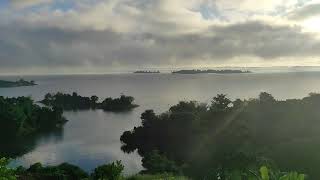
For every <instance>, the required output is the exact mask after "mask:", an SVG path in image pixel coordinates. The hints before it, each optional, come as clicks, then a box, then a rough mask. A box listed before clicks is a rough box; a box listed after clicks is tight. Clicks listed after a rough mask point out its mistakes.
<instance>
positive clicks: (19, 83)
mask: <svg viewBox="0 0 320 180" xmlns="http://www.w3.org/2000/svg"><path fill="white" fill-rule="evenodd" d="M35 85H37V84H36V83H35V82H34V81H26V80H24V79H19V80H18V81H3V80H0V88H3V87H21V86H35Z"/></svg>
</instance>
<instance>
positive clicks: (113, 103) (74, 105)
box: [40, 92, 138, 111]
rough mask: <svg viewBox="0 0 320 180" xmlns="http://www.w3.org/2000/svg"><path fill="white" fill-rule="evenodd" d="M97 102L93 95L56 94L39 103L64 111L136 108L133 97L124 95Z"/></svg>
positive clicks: (125, 109)
mask: <svg viewBox="0 0 320 180" xmlns="http://www.w3.org/2000/svg"><path fill="white" fill-rule="evenodd" d="M98 101H99V98H98V97H97V96H95V95H94V96H91V97H83V96H80V95H78V94H77V93H76V92H73V93H72V94H64V93H61V92H58V93H56V94H51V93H48V94H46V95H45V97H44V99H43V100H42V101H40V102H41V103H42V104H44V105H47V106H51V107H59V108H62V109H64V110H84V109H103V110H105V111H128V110H132V109H133V108H136V107H138V105H136V104H133V101H134V98H133V97H131V96H125V95H121V96H120V97H119V98H110V97H109V98H106V99H104V100H103V101H102V102H98Z"/></svg>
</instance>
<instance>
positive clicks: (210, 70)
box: [172, 69, 251, 74]
mask: <svg viewBox="0 0 320 180" xmlns="http://www.w3.org/2000/svg"><path fill="white" fill-rule="evenodd" d="M172 73H173V74H209V73H214V74H239V73H251V72H250V71H241V70H229V69H226V70H212V69H208V70H199V69H193V70H180V71H173V72H172Z"/></svg>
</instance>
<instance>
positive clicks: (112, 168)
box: [91, 161, 124, 180]
mask: <svg viewBox="0 0 320 180" xmlns="http://www.w3.org/2000/svg"><path fill="white" fill-rule="evenodd" d="M123 170H124V166H123V165H122V164H121V161H117V162H113V163H111V164H106V165H102V166H99V167H97V168H95V169H94V172H93V173H92V175H91V177H92V178H93V179H94V180H120V179H121V178H122V177H121V174H122V171H123Z"/></svg>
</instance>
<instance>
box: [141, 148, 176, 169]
mask: <svg viewBox="0 0 320 180" xmlns="http://www.w3.org/2000/svg"><path fill="white" fill-rule="evenodd" d="M142 166H143V167H144V168H146V171H145V172H144V173H147V174H158V173H173V174H179V173H180V172H181V170H180V168H179V167H178V166H177V165H176V163H175V162H174V161H171V160H169V159H168V158H167V157H165V156H163V155H161V154H159V152H158V151H156V150H154V151H152V152H151V153H149V154H148V155H147V156H146V157H144V158H143V159H142Z"/></svg>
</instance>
